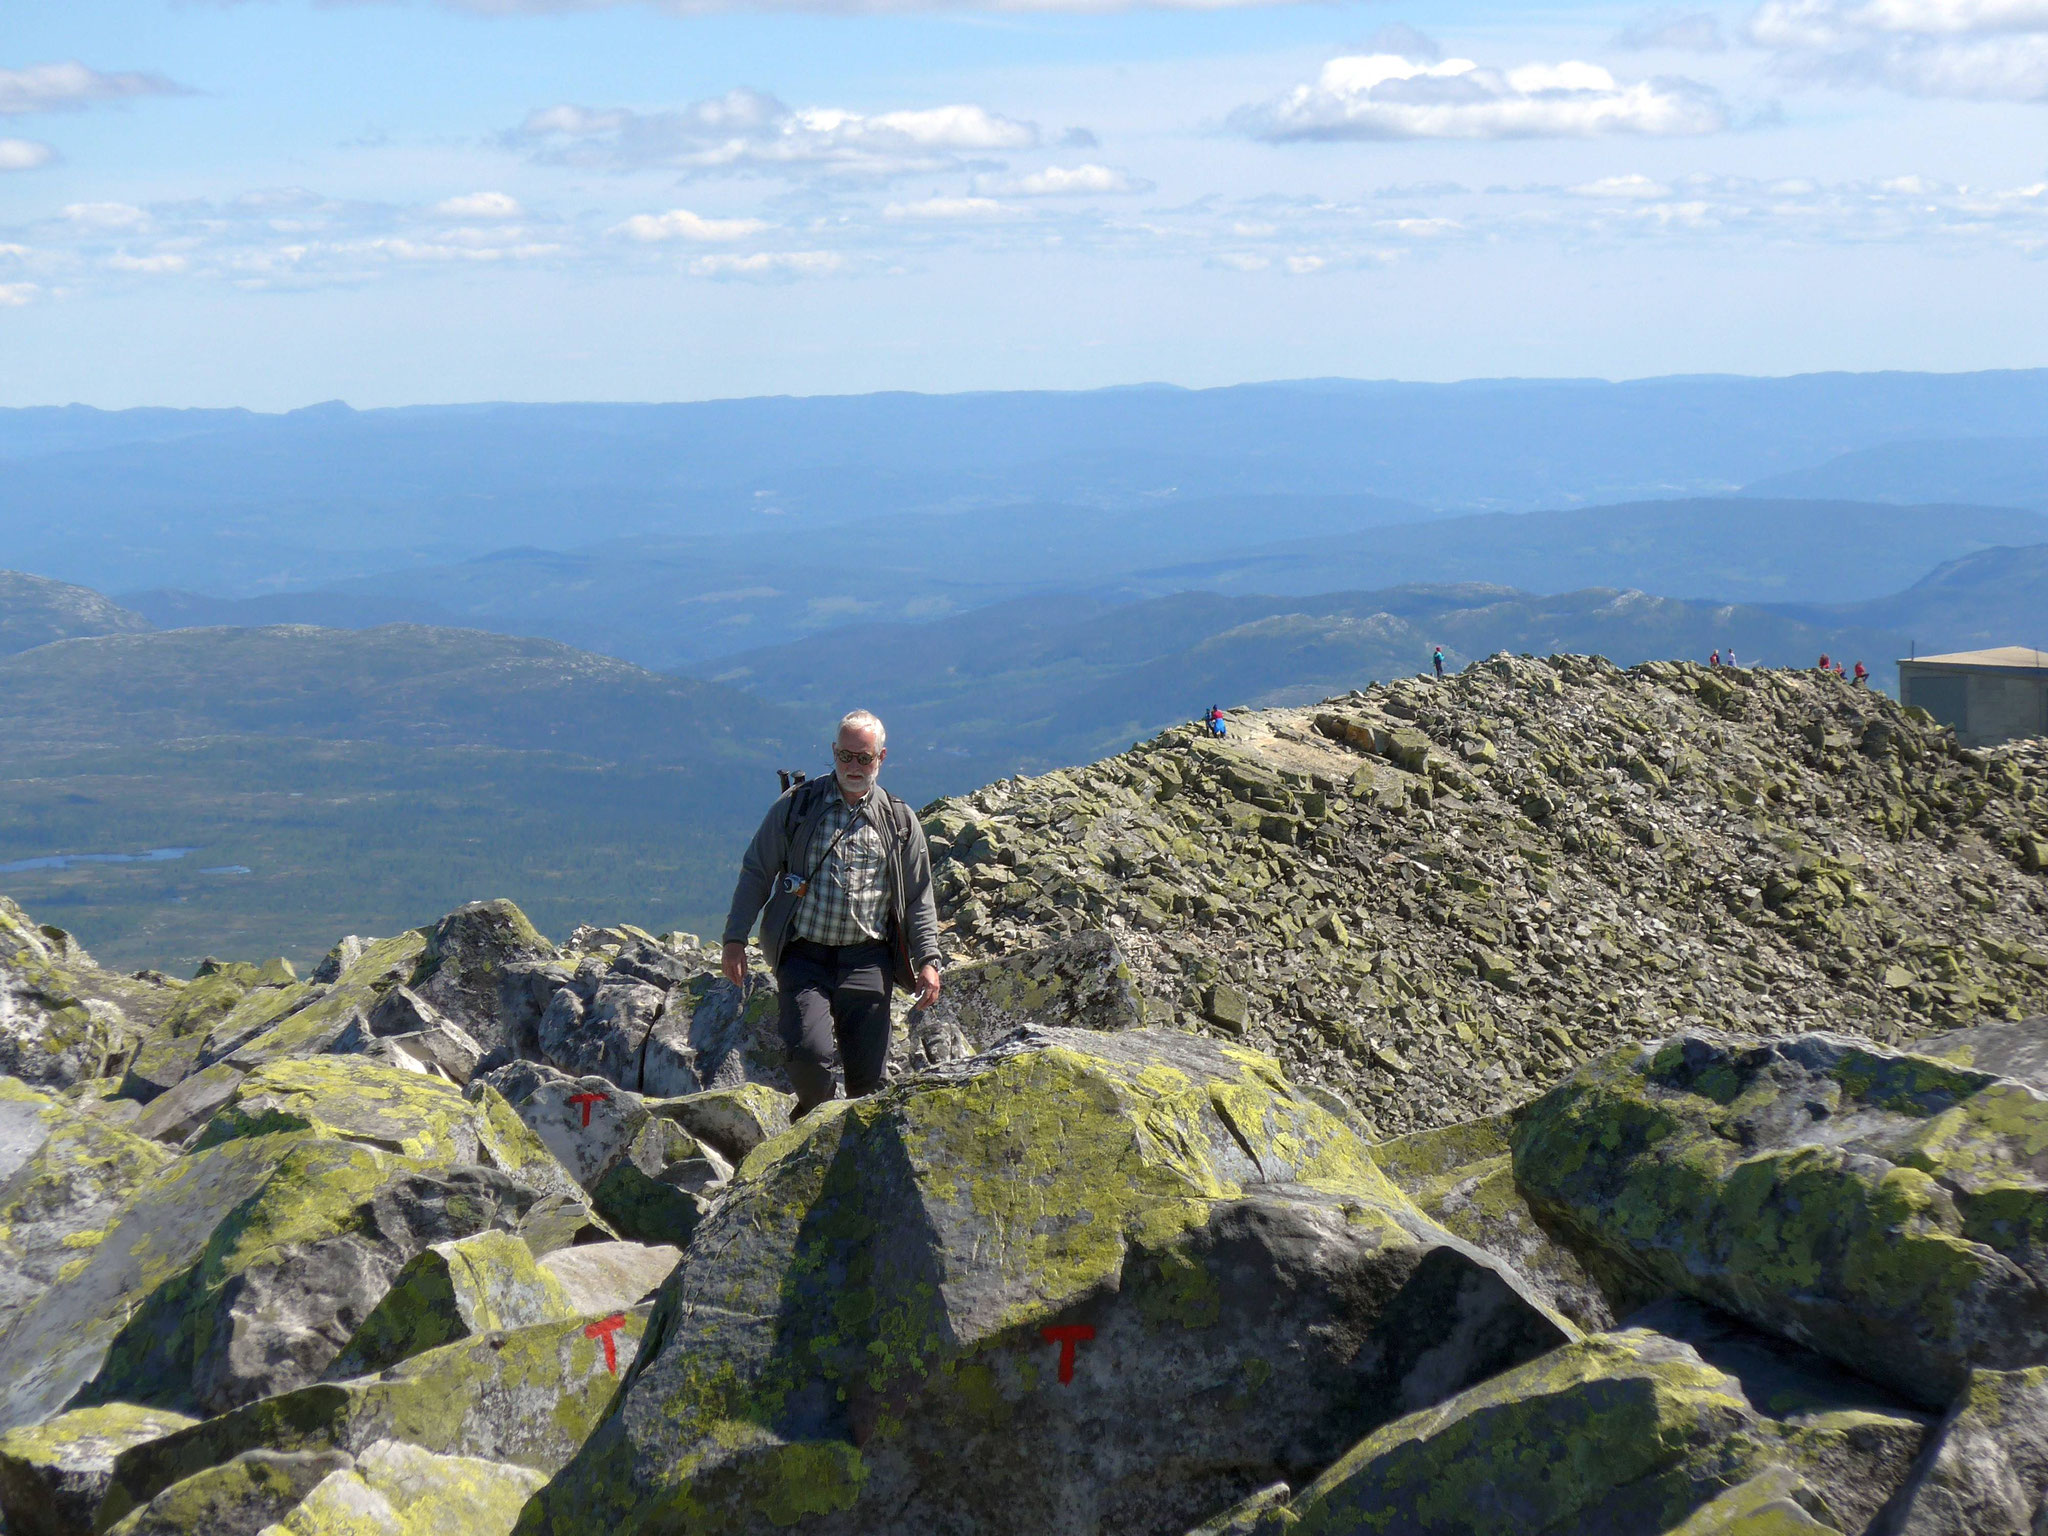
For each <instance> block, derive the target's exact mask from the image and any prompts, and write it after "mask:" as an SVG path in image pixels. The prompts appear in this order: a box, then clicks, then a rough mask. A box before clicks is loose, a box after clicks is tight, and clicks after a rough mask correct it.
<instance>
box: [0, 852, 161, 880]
mask: <svg viewBox="0 0 2048 1536" xmlns="http://www.w3.org/2000/svg"><path fill="white" fill-rule="evenodd" d="M198 851H199V850H198V849H197V848H152V849H150V850H149V852H147V853H46V854H44V855H43V856H42V857H41V858H37V859H16V860H14V861H13V862H12V863H11V864H0V875H17V874H20V873H21V872H22V871H24V870H29V869H70V868H71V867H72V866H73V865H75V864H167V863H169V862H170V861H171V860H172V859H182V858H184V857H185V855H186V854H188V853H197V852H198Z"/></svg>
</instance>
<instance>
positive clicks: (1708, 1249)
mask: <svg viewBox="0 0 2048 1536" xmlns="http://www.w3.org/2000/svg"><path fill="white" fill-rule="evenodd" d="M1513 1140H1514V1169H1515V1177H1516V1180H1517V1182H1518V1183H1519V1184H1520V1186H1521V1187H1522V1189H1523V1190H1524V1192H1525V1193H1526V1194H1527V1195H1528V1197H1529V1199H1530V1202H1531V1204H1532V1206H1533V1207H1534V1208H1535V1209H1536V1210H1537V1212H1538V1213H1539V1215H1541V1216H1542V1217H1543V1219H1544V1221H1545V1223H1546V1225H1548V1226H1550V1227H1551V1229H1552V1230H1558V1231H1563V1232H1566V1233H1568V1234H1569V1235H1570V1237H1571V1240H1572V1242H1573V1244H1574V1246H1575V1247H1577V1248H1578V1249H1579V1251H1580V1252H1581V1253H1582V1254H1584V1255H1586V1256H1587V1257H1588V1258H1589V1259H1591V1260H1593V1261H1594V1262H1595V1263H1596V1264H1605V1265H1607V1266H1611V1267H1612V1268H1613V1269H1615V1270H1616V1271H1619V1272H1623V1273H1625V1274H1629V1273H1632V1274H1633V1275H1635V1276H1636V1277H1637V1278H1638V1279H1639V1280H1640V1281H1641V1282H1642V1283H1643V1284H1644V1285H1645V1286H1646V1287H1648V1288H1650V1289H1652V1290H1657V1289H1664V1290H1671V1291H1676V1292H1678V1293H1680V1294H1684V1295H1689V1296H1694V1297H1697V1298H1699V1299H1700V1300H1703V1301H1707V1302H1710V1303H1712V1304H1714V1305H1716V1306H1719V1307H1723V1308H1725V1309H1727V1310H1728V1311H1730V1312H1733V1313H1735V1314H1736V1315H1738V1316H1741V1317H1745V1318H1747V1319H1749V1320H1750V1321H1751V1322H1752V1323H1754V1324H1756V1325H1757V1326H1759V1327H1762V1328H1765V1329H1767V1330H1771V1331H1773V1332H1776V1333H1778V1334H1780V1335H1782V1336H1784V1337H1788V1338H1791V1339H1795V1340H1798V1341H1800V1342H1803V1343H1806V1344H1810V1345H1811V1346H1813V1347H1814V1348H1816V1349H1819V1350H1820V1351H1821V1352H1822V1353H1824V1354H1827V1355H1830V1356H1832V1357H1833V1358H1835V1359H1837V1360H1839V1361H1841V1362H1842V1363H1844V1364H1846V1365H1848V1366H1849V1367H1851V1368H1852V1369H1855V1370H1858V1371H1860V1372H1862V1373H1863V1374H1865V1375H1866V1376H1868V1377H1870V1378H1871V1379H1872V1380H1874V1381H1879V1382H1884V1383H1886V1384H1888V1385H1891V1386H1893V1387H1894V1388H1896V1389H1897V1390H1898V1391H1900V1392H1902V1393H1904V1394H1906V1395H1907V1396H1908V1397H1909V1398H1912V1399H1913V1400H1915V1401H1918V1402H1920V1403H1922V1404H1925V1405H1926V1406H1928V1407H1934V1408H1939V1407H1942V1406H1944V1405H1946V1403H1947V1402H1948V1401H1949V1399H1950V1398H1951V1397H1952V1396H1953V1395H1954V1394H1955V1392H1957V1391H1958V1390H1959V1389H1960V1388H1961V1387H1962V1385H1963V1383H1964V1381H1965V1380H1966V1378H1967V1376H1968V1373H1969V1370H1970V1368H1971V1367H1972V1366H1973V1365H1982V1366H1988V1367H1992V1368H2013V1367H2021V1366H2025V1365H2027V1364H2029V1363H2031V1362H2032V1361H2034V1360H2037V1359H2039V1358H2041V1356H2042V1355H2043V1353H2044V1352H2048V1244H2044V1241H2043V1240H2044V1237H2048V1184H2044V1180H2043V1174H2042V1173H2041V1172H2040V1171H2039V1170H2040V1169H2041V1168H2042V1163H2041V1161H2040V1158H2041V1154H2042V1152H2043V1151H2044V1150H2048V1099H2044V1098H2043V1097H2041V1096H2040V1095H2038V1094H2035V1093H2033V1092H2032V1091H2031V1090H2029V1089H2027V1088H2025V1087H2023V1086H2021V1085H2019V1084H2017V1083H2011V1082H2007V1081H2004V1080H2001V1079H1998V1078H1996V1077H1993V1076H1992V1075H1991V1074H1988V1073H1984V1072H1980V1071H1976V1070H1974V1069H1970V1068H1965V1067H1959V1066H1955V1065H1952V1064H1950V1063H1948V1062H1943V1061H1937V1060H1933V1059H1931V1058H1927V1057H1920V1056H1915V1055H1911V1054H1909V1053H1905V1052H1898V1051H1889V1050H1885V1049H1883V1048H1880V1047H1875V1046H1871V1045H1869V1044H1867V1043H1865V1042H1858V1041H1854V1040H1850V1039H1846V1038H1837V1037H1831V1036H1823V1035H1809V1036H1803V1037H1800V1038H1799V1039H1797V1040H1794V1041H1774V1042H1761V1043H1759V1042H1747V1041H1742V1040H1739V1039H1729V1038H1726V1037H1721V1036H1715V1035H1709V1034H1705V1033H1699V1034H1689V1035H1683V1036H1679V1037H1677V1038H1675V1039H1673V1040H1671V1041H1669V1042H1667V1043H1665V1044H1664V1045H1662V1046H1659V1047H1655V1048H1652V1049H1647V1050H1639V1051H1638V1050H1632V1051H1623V1052H1618V1053H1616V1054H1614V1055H1611V1056H1608V1057H1605V1058H1603V1059H1601V1060H1600V1061H1598V1062H1595V1063H1592V1064H1589V1065H1588V1066H1586V1067H1584V1068H1581V1069H1580V1070H1579V1071H1578V1072H1577V1073H1576V1074H1574V1075H1573V1077H1571V1078H1570V1079H1568V1080H1567V1081H1566V1082H1565V1083H1564V1084H1562V1085H1560V1086H1559V1087H1558V1088H1556V1089H1554V1090H1552V1091H1551V1092H1550V1093H1549V1094H1547V1095H1545V1096H1544V1097H1543V1098H1542V1099H1540V1100H1538V1101H1537V1102H1536V1103H1534V1104H1532V1105H1530V1106H1529V1107H1528V1108H1527V1109H1526V1110H1524V1111H1523V1112H1522V1113H1521V1114H1520V1115H1519V1116H1518V1118H1517V1122H1516V1126H1515V1131H1514V1138H1513Z"/></svg>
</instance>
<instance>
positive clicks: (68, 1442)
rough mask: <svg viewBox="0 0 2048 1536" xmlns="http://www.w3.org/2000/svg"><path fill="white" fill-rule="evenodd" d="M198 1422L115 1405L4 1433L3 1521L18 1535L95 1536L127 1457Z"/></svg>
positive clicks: (0, 1458) (0, 1451) (0, 1470)
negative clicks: (117, 1461) (118, 1461)
mask: <svg viewBox="0 0 2048 1536" xmlns="http://www.w3.org/2000/svg"><path fill="white" fill-rule="evenodd" d="M193 1422H194V1421H193V1420H191V1419H188V1418H186V1417H184V1416H183V1415H182V1414H175V1413H164V1412H161V1411H160V1410H157V1409H152V1408H139V1407H137V1406H135V1405H134V1404H133V1403H107V1404H104V1405H102V1406H100V1407H97V1408H79V1409H74V1410H72V1411H71V1412H70V1413H60V1414H58V1415H57V1416H56V1417H55V1418H53V1419H48V1420H46V1421H44V1422H43V1423H41V1424H36V1425H24V1426H21V1427H19V1428H15V1429H10V1430H9V1431H7V1433H6V1434H4V1435H0V1516H4V1519H5V1528H6V1530H7V1531H8V1532H9V1533H10V1536H90V1533H91V1532H92V1531H93V1529H94V1528H95V1527H94V1520H95V1519H96V1517H97V1516H98V1514H99V1508H100V1501H101V1500H102V1499H103V1498H104V1497H105V1496H106V1492H107V1485H108V1483H109V1481H110V1480H111V1478H112V1476H113V1470H114V1458H115V1457H117V1456H119V1455H120V1454H121V1452H123V1451H125V1450H128V1449H129V1448H131V1447H133V1446H137V1445H143V1444H146V1443H147V1442H149V1441H151V1440H157V1439H161V1438H162V1437H163V1436H165V1435H168V1434H171V1433H172V1432H174V1431H176V1430H180V1429H186V1428H189V1427H190V1426H191V1425H192V1423H193Z"/></svg>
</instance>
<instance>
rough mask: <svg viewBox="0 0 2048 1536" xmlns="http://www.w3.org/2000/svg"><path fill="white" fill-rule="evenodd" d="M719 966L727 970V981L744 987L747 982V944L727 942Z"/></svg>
mask: <svg viewBox="0 0 2048 1536" xmlns="http://www.w3.org/2000/svg"><path fill="white" fill-rule="evenodd" d="M718 968H719V969H720V970H722V971H724V972H725V979H726V980H727V981H729V982H731V983H732V984H733V985H734V986H736V987H744V986H745V985H746V984H747V946H746V945H744V944H727V945H726V946H725V953H724V954H723V956H721V958H720V960H719V966H718Z"/></svg>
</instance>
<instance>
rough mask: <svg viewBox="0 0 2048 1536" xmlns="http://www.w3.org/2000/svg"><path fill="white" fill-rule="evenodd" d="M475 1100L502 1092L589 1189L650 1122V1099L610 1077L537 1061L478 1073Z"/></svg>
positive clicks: (471, 1094) (470, 1092)
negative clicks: (574, 1074)
mask: <svg viewBox="0 0 2048 1536" xmlns="http://www.w3.org/2000/svg"><path fill="white" fill-rule="evenodd" d="M465 1092H466V1094H467V1096H468V1097H469V1098H471V1099H473V1100H480V1099H481V1098H482V1097H483V1095H484V1094H485V1093H486V1092H491V1093H495V1094H497V1095H499V1096H500V1097H501V1098H502V1099H503V1100H504V1102H505V1103H507V1104H509V1105H510V1106H511V1107H512V1109H513V1111H514V1112H515V1113H516V1114H517V1115H518V1116H519V1118H520V1120H521V1121H523V1122H524V1123H525V1125H526V1127H527V1128H528V1129H529V1130H531V1131H532V1132H533V1134H534V1135H536V1136H537V1137H539V1138H540V1140H541V1143H542V1145H544V1146H545V1147H546V1148H547V1149H548V1150H549V1151H550V1152H551V1153H553V1154H554V1156H555V1158H556V1159H557V1160H558V1161H559V1162H560V1163H561V1165H562V1166H563V1167H564V1168H565V1169H567V1170H568V1172H569V1176H570V1177H571V1178H573V1179H574V1180H575V1181H576V1182H577V1184H578V1185H580V1186H581V1187H582V1188H584V1189H588V1188H589V1187H590V1186H591V1185H593V1184H594V1183H596V1182H597V1181H598V1180H599V1179H601V1178H603V1177H604V1173H605V1170H606V1169H608V1168H610V1167H611V1166H612V1164H614V1163H616V1162H617V1161H618V1160H619V1159H620V1157H622V1156H623V1155H624V1154H625V1150H626V1148H627V1147H628V1146H630V1145H631V1144H632V1141H633V1138H634V1137H635V1136H636V1135H637V1134H639V1131H640V1129H641V1127H642V1126H644V1125H645V1124H646V1123H647V1120H648V1110H647V1105H646V1101H645V1100H643V1099H642V1098H641V1097H640V1095H639V1094H637V1093H633V1092H630V1091H628V1090H627V1089H624V1088H621V1087H619V1086H618V1085H617V1084H616V1083H614V1082H612V1081H610V1080H609V1079H607V1078H602V1077H596V1076H589V1077H570V1076H569V1075H568V1074H567V1073H565V1072H561V1071H558V1070H557V1069H555V1068H553V1067H550V1066H546V1065H543V1064H542V1063H540V1062H536V1061H515V1062H511V1063H509V1064H508V1065H506V1066H502V1067H498V1068H496V1069H494V1070H492V1071H489V1072H486V1073H484V1074H483V1075H482V1076H481V1077H478V1078H476V1079H474V1080H473V1081H472V1082H471V1083H470V1084H469V1086H468V1088H467V1089H466V1090H465Z"/></svg>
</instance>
